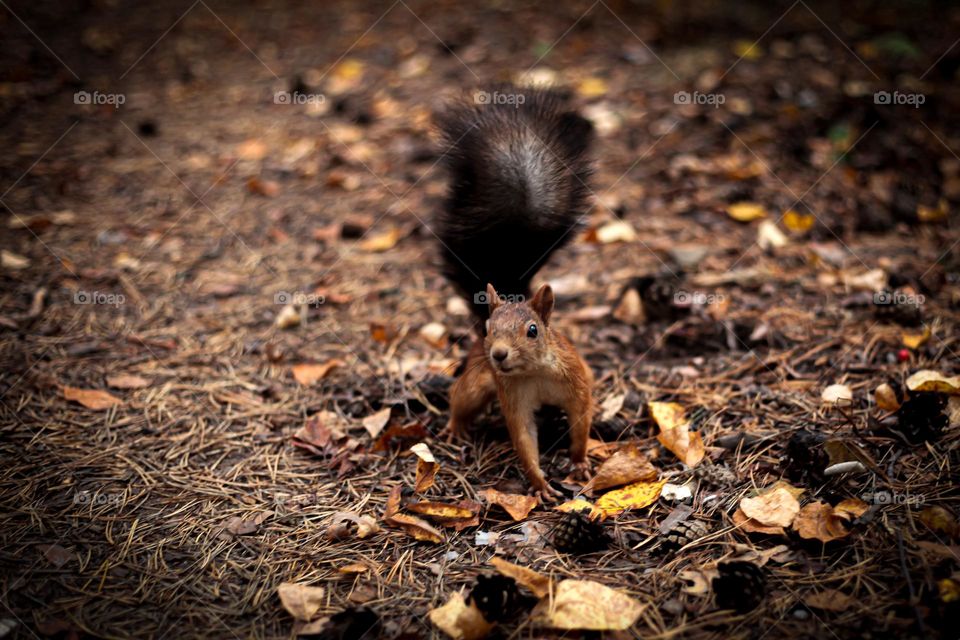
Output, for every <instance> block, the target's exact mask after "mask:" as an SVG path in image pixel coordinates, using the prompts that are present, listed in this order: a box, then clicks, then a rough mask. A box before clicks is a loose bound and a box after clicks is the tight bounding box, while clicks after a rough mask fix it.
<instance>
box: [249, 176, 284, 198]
mask: <svg viewBox="0 0 960 640" xmlns="http://www.w3.org/2000/svg"><path fill="white" fill-rule="evenodd" d="M247 191H249V192H250V193H252V194H254V195H258V196H266V197H267V198H273V197H276V196H277V195H278V194H279V193H280V183H278V182H276V181H275V180H261V179H260V178H258V177H256V176H253V177H251V178H249V179H248V180H247Z"/></svg>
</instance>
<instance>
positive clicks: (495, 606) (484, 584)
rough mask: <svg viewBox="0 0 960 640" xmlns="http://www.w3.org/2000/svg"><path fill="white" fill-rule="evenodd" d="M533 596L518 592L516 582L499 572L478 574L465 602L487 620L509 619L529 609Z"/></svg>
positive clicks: (499, 620) (500, 620)
mask: <svg viewBox="0 0 960 640" xmlns="http://www.w3.org/2000/svg"><path fill="white" fill-rule="evenodd" d="M531 600H533V601H535V600H536V599H535V598H530V597H529V596H525V595H523V594H522V593H520V590H519V589H518V588H517V583H516V582H515V581H514V580H513V579H511V578H508V577H506V576H502V575H500V574H480V575H478V576H477V580H476V582H475V583H474V585H473V588H472V589H471V590H470V595H469V596H467V602H468V603H471V602H472V603H473V605H474V606H475V607H476V608H477V610H479V611H480V613H482V614H483V617H484V618H485V619H486V620H487V621H488V622H502V621H504V620H511V619H513V618H515V617H517V615H518V614H519V613H520V612H521V611H525V610H527V609H529V608H530V607H531V606H532V605H533V602H531Z"/></svg>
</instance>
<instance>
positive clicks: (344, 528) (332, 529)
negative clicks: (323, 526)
mask: <svg viewBox="0 0 960 640" xmlns="http://www.w3.org/2000/svg"><path fill="white" fill-rule="evenodd" d="M378 531H380V525H378V524H377V522H376V520H374V519H373V518H371V517H370V516H367V515H360V514H358V513H355V512H353V511H338V512H337V513H335V514H333V516H331V517H330V525H329V526H328V527H327V537H328V538H330V539H331V540H343V539H345V538H349V537H352V536H356V537H358V538H360V539H361V540H363V539H364V538H367V537H369V536H371V535H373V534H375V533H377V532H378Z"/></svg>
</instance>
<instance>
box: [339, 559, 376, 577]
mask: <svg viewBox="0 0 960 640" xmlns="http://www.w3.org/2000/svg"><path fill="white" fill-rule="evenodd" d="M337 571H339V572H340V573H345V574H348V575H355V574H358V573H366V572H367V571H370V567H368V566H367V565H365V564H363V563H362V562H351V563H350V564H345V565H343V566H342V567H337Z"/></svg>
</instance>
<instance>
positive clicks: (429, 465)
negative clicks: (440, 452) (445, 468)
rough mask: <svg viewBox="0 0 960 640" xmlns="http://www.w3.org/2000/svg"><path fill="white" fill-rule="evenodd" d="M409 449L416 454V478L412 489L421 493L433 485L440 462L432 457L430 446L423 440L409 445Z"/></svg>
mask: <svg viewBox="0 0 960 640" xmlns="http://www.w3.org/2000/svg"><path fill="white" fill-rule="evenodd" d="M410 451H412V452H413V453H415V454H416V455H417V479H416V482H415V485H414V488H413V490H414V491H416V492H417V493H423V492H424V491H426V490H427V489H429V488H430V487H432V486H433V482H434V479H435V478H436V476H437V471H439V469H440V463H439V462H437V461H436V459H435V458H434V457H433V453H432V452H431V451H430V447H428V446H427V445H426V443H425V442H420V443H418V444H415V445H413V446H412V447H410Z"/></svg>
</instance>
